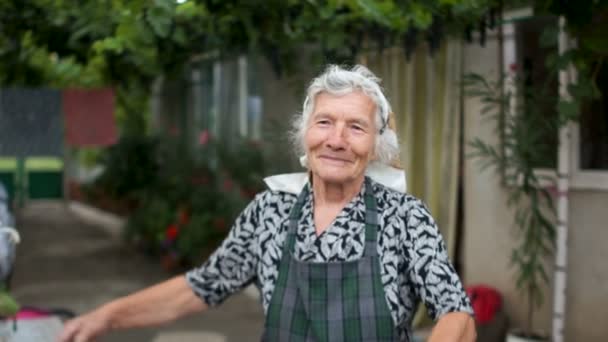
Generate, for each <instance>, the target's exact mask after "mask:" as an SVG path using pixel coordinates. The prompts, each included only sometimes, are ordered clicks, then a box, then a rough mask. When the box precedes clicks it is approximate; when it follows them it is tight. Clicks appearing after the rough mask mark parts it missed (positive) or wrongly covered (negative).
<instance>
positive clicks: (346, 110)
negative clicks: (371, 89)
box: [304, 91, 376, 184]
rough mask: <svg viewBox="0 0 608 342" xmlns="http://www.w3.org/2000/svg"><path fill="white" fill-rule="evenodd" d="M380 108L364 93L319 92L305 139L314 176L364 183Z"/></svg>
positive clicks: (372, 149) (372, 153)
mask: <svg viewBox="0 0 608 342" xmlns="http://www.w3.org/2000/svg"><path fill="white" fill-rule="evenodd" d="M375 110H376V106H375V104H374V102H373V101H372V100H371V99H370V98H369V97H368V96H367V95H365V94H364V93H362V92H359V91H357V92H353V93H349V94H347V95H342V96H336V95H331V94H328V93H319V94H318V95H317V97H316V101H315V107H314V110H313V112H312V114H311V115H310V118H309V121H308V123H307V130H306V134H305V136H304V143H305V145H306V152H307V155H308V165H309V167H310V170H311V171H312V173H313V177H315V176H316V177H318V178H320V180H321V181H324V182H329V183H342V184H346V183H351V182H357V181H362V180H363V177H364V175H365V169H366V167H367V164H368V163H369V161H370V160H372V159H373V158H374V146H375V141H376V125H375V122H374V115H375Z"/></svg>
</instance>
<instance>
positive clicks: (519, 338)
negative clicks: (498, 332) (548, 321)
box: [505, 331, 549, 342]
mask: <svg viewBox="0 0 608 342" xmlns="http://www.w3.org/2000/svg"><path fill="white" fill-rule="evenodd" d="M543 341H549V339H548V338H547V337H543V336H542V335H537V334H533V336H527V335H526V334H522V333H521V332H517V331H511V332H509V333H508V334H507V338H506V339H505V342H543Z"/></svg>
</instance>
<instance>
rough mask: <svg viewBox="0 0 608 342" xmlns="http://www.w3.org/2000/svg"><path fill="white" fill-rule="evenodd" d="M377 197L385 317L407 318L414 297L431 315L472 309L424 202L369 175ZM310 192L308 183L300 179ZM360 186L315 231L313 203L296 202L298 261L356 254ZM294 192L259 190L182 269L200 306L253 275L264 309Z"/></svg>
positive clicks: (359, 248) (360, 232)
mask: <svg viewBox="0 0 608 342" xmlns="http://www.w3.org/2000/svg"><path fill="white" fill-rule="evenodd" d="M372 186H373V188H374V189H373V190H374V194H375V197H376V200H377V203H378V218H379V223H380V227H381V228H380V230H381V231H380V232H379V235H378V255H379V256H380V261H381V264H382V284H383V285H384V290H385V294H386V300H387V303H388V306H389V309H390V311H391V314H392V317H393V320H394V321H395V322H396V325H397V326H400V327H402V326H403V325H408V326H409V324H410V323H411V320H412V318H413V315H414V313H415V309H416V305H417V303H418V302H419V301H420V300H422V301H423V302H424V303H425V304H426V306H427V308H428V311H429V314H430V315H431V317H432V318H434V319H437V318H438V317H439V316H441V315H442V314H445V313H448V312H456V311H461V312H468V313H472V312H473V311H472V309H471V305H470V302H469V299H468V298H467V296H466V294H465V292H464V289H463V287H462V284H461V282H460V279H459V277H458V275H457V274H456V272H455V270H454V268H453V266H452V265H451V263H450V262H449V260H448V256H447V253H446V249H445V244H444V242H443V239H442V237H441V235H440V233H439V231H438V229H437V226H436V225H435V222H434V220H433V218H432V217H431V215H430V214H429V212H428V210H427V209H426V207H425V205H424V204H423V203H422V202H421V201H420V200H418V199H416V198H415V197H412V196H410V195H407V194H403V193H400V192H397V191H393V190H391V189H388V188H386V187H384V186H382V185H381V184H378V183H376V182H373V181H372ZM306 191H310V185H306ZM363 191H364V189H361V192H360V193H359V195H358V196H356V197H355V198H353V200H352V201H351V202H350V203H349V204H348V205H347V206H346V207H345V208H344V209H343V210H342V211H341V212H340V213H339V214H338V216H337V218H336V219H335V220H334V222H333V223H332V225H331V226H330V227H329V228H328V229H327V230H325V232H323V233H322V234H321V235H319V236H317V235H316V232H315V227H314V220H313V209H312V208H313V203H312V198H313V197H312V196H310V197H309V198H311V201H310V202H309V203H307V204H306V205H305V206H304V207H303V208H302V214H301V217H300V220H299V226H298V229H299V231H298V233H297V240H296V245H295V250H294V255H295V257H296V258H297V259H299V260H301V261H308V262H338V261H352V260H356V259H358V258H360V257H361V255H362V254H363V249H364V248H363V247H364V242H365V235H364V230H365V229H364V228H365V224H364V215H365V205H364V203H363ZM296 197H297V196H296V195H294V194H291V193H286V192H278V191H270V190H267V191H265V192H262V193H260V194H258V195H257V196H256V198H255V199H254V200H253V201H252V202H251V203H250V204H249V205H248V206H247V208H245V210H244V211H243V212H242V213H241V215H240V216H239V217H238V218H237V220H236V222H235V224H234V226H233V227H232V229H231V231H230V233H229V235H228V237H227V238H226V240H225V241H224V242H223V243H222V245H221V246H220V248H219V249H218V250H217V251H215V252H214V253H213V255H212V256H211V257H210V258H209V260H208V261H206V262H205V263H204V264H203V265H202V266H201V267H200V268H197V269H193V270H191V271H190V272H188V273H187V274H186V278H187V280H188V283H189V284H190V286H191V287H192V289H193V290H194V291H195V293H196V294H197V295H198V296H199V297H201V298H202V299H203V300H204V301H205V302H206V303H207V304H208V305H210V306H214V305H217V304H219V303H221V302H222V301H223V300H224V299H226V298H227V297H228V296H229V295H230V294H232V293H234V292H236V291H238V290H240V289H242V288H243V287H245V286H246V285H247V284H249V283H251V282H252V281H255V283H256V285H257V286H258V287H259V288H260V290H261V294H262V304H263V307H264V312H266V310H267V309H268V305H269V303H270V299H271V297H272V292H273V290H274V287H275V283H276V281H277V274H278V267H279V262H280V260H281V256H282V246H283V242H284V241H285V237H286V232H287V228H288V216H289V212H290V210H291V207H292V205H293V204H294V203H295V201H296Z"/></svg>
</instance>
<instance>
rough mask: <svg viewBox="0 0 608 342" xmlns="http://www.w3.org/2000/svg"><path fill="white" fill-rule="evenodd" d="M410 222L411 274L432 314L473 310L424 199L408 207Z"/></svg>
mask: <svg viewBox="0 0 608 342" xmlns="http://www.w3.org/2000/svg"><path fill="white" fill-rule="evenodd" d="M407 226H408V231H409V232H410V234H411V236H412V238H413V242H414V243H413V245H412V246H413V249H414V251H413V253H410V255H412V263H413V265H412V267H410V268H409V277H410V279H411V280H412V283H413V285H414V290H415V292H416V295H417V296H418V297H419V299H420V300H422V302H424V304H425V305H426V307H427V309H428V311H429V315H430V316H431V318H433V319H434V320H437V319H439V318H440V317H441V316H442V315H444V314H446V313H449V312H466V313H469V314H473V309H472V307H471V303H470V301H469V298H468V297H467V294H466V292H465V291H464V288H463V286H462V283H461V281H460V278H459V277H458V274H457V273H456V270H455V269H454V266H453V265H452V263H451V262H450V260H449V258H448V254H447V251H446V247H445V243H444V241H443V237H442V236H441V233H440V232H439V230H438V229H437V225H436V224H435V221H434V219H433V218H432V217H431V215H430V213H429V211H428V209H427V208H426V207H425V205H424V204H423V203H422V202H420V201H416V202H415V203H414V204H413V205H412V207H411V208H410V209H409V210H408V213H407Z"/></svg>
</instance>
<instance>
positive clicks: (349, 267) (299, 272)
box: [262, 177, 399, 342]
mask: <svg viewBox="0 0 608 342" xmlns="http://www.w3.org/2000/svg"><path fill="white" fill-rule="evenodd" d="M308 196H310V192H309V191H307V190H306V189H304V190H302V192H301V193H300V195H299V196H298V200H297V201H296V203H295V205H294V207H293V208H292V210H291V212H290V214H289V229H288V232H287V237H286V240H285V243H284V245H283V256H282V258H281V262H280V265H279V274H278V279H277V283H276V286H275V289H274V292H273V294H272V298H271V300H270V304H269V306H268V312H267V314H266V324H265V330H264V335H263V337H262V340H263V341H280V342H285V341H316V342H326V341H328V342H329V341H331V342H337V341H349V342H350V341H398V340H399V338H398V336H399V335H398V333H397V330H396V328H395V324H394V323H393V319H392V317H391V314H390V311H389V308H388V305H387V303H386V297H385V294H384V288H383V286H382V282H381V275H380V260H379V258H378V253H377V243H376V236H377V233H378V214H377V209H376V199H375V198H374V195H373V193H372V185H371V182H370V181H369V178H367V177H366V178H365V192H364V201H365V249H364V252H363V256H362V257H361V258H360V259H358V260H355V261H348V262H331V263H311V262H302V261H298V260H296V259H295V258H294V257H293V249H294V246H295V240H296V231H297V222H298V218H299V216H300V213H301V211H302V207H303V205H304V203H306V201H307V199H308Z"/></svg>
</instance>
